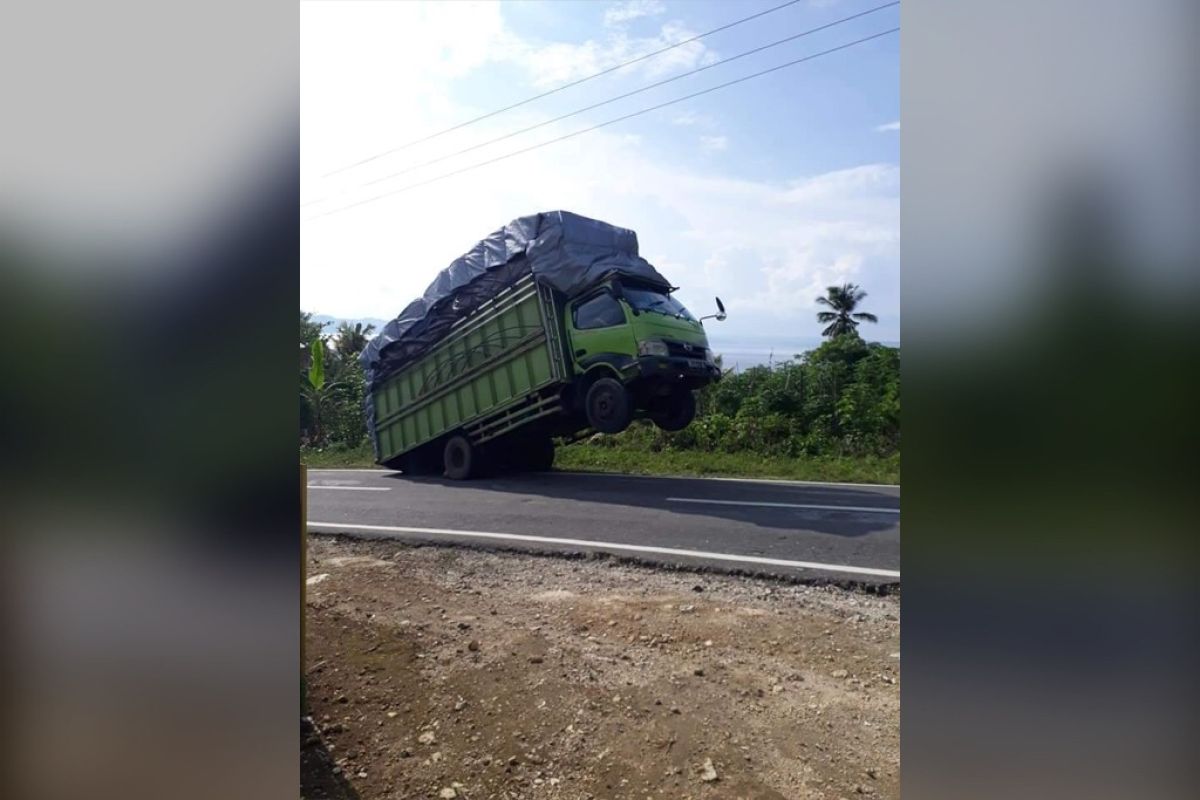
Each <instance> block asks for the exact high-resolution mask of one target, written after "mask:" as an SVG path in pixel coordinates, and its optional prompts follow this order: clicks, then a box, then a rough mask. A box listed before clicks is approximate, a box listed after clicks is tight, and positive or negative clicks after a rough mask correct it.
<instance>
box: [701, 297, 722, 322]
mask: <svg viewBox="0 0 1200 800" xmlns="http://www.w3.org/2000/svg"><path fill="white" fill-rule="evenodd" d="M716 301H717V313H715V314H709V315H708V316H706V317H701V318H700V321H701V322H703V321H704V320H706V319H715V320H716V321H717V322H724V321H725V304H724V303H722V302H721V298H719V297H718V298H716Z"/></svg>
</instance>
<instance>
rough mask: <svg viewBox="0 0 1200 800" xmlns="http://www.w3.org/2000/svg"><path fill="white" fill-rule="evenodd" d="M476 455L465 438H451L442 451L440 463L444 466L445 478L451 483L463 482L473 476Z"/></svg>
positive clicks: (475, 466) (457, 436)
mask: <svg viewBox="0 0 1200 800" xmlns="http://www.w3.org/2000/svg"><path fill="white" fill-rule="evenodd" d="M477 461H478V453H477V452H476V451H475V448H474V447H473V446H472V445H471V442H470V440H469V439H467V437H465V436H462V435H456V436H451V437H450V439H449V441H447V442H446V449H445V450H443V451H442V463H443V464H444V465H445V468H446V471H445V473H443V474H445V476H446V477H447V478H449V479H450V480H452V481H465V480H466V479H467V478H470V477H471V476H472V475H474V474H475V470H476V468H477V466H478V465H477V463H476V462H477Z"/></svg>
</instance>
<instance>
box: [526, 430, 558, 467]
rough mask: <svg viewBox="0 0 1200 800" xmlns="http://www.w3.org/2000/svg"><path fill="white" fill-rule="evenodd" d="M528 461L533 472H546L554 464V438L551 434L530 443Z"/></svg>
mask: <svg viewBox="0 0 1200 800" xmlns="http://www.w3.org/2000/svg"><path fill="white" fill-rule="evenodd" d="M526 463H528V465H529V469H530V470H532V471H533V472H546V471H548V470H549V469H550V468H551V467H553V466H554V440H553V439H551V438H550V437H549V436H547V437H545V438H542V439H534V440H533V441H532V442H530V443H529V451H528V453H527V454H526Z"/></svg>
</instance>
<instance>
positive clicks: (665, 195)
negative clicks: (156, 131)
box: [300, 0, 900, 343]
mask: <svg viewBox="0 0 1200 800" xmlns="http://www.w3.org/2000/svg"><path fill="white" fill-rule="evenodd" d="M782 2H784V0H746V2H720V1H718V2H705V1H704V0H701V1H700V2H670V0H662V2H660V1H659V0H631V1H626V2H586V1H583V2H569V1H560V2H549V3H543V2H505V3H490V2H485V3H468V2H444V3H428V4H424V3H409V2H396V3H391V2H306V3H302V4H301V6H300V9H301V16H300V25H301V159H300V167H301V207H300V216H301V261H300V277H301V288H300V303H301V308H303V309H304V310H306V311H312V312H316V313H320V314H328V315H332V316H335V317H341V318H381V319H390V318H391V317H393V316H395V314H396V313H397V312H399V311H400V309H401V308H403V307H404V306H405V305H407V304H408V303H409V301H411V300H412V299H413V298H415V297H417V296H418V295H420V294H421V293H422V292H423V291H424V289H425V287H426V286H427V285H428V284H429V282H430V281H431V280H432V279H433V278H434V277H435V275H436V274H437V272H438V271H439V270H441V269H443V268H444V267H445V266H447V265H448V264H449V263H450V262H451V261H453V260H454V259H455V258H457V257H458V256H460V255H462V254H463V253H464V252H466V251H467V250H469V249H470V248H471V247H472V246H473V245H474V244H475V242H477V241H478V240H479V239H481V238H483V237H484V236H486V235H487V234H488V233H490V232H491V231H494V230H496V229H497V228H499V227H500V226H502V225H503V224H505V223H507V222H508V221H510V220H512V219H514V218H516V217H519V216H523V215H526V214H531V213H536V212H539V211H550V210H554V209H565V210H568V211H573V212H576V213H579V214H583V215H585V216H589V217H594V218H597V219H601V220H604V221H606V222H610V223H613V224H615V225H620V226H622V227H626V228H632V229H633V230H635V231H636V232H637V234H638V240H639V244H640V248H641V254H642V256H643V257H645V258H646V259H648V260H649V261H650V262H651V263H653V264H654V265H655V266H656V267H657V268H658V269H659V271H660V272H662V273H663V274H664V275H665V276H666V277H667V278H668V279H669V280H670V281H672V283H673V284H674V285H676V286H679V287H680V289H679V292H678V297H679V298H680V299H681V300H682V301H683V302H684V303H685V304H686V305H687V306H688V307H689V308H690V309H691V310H692V311H693V312H694V313H696V314H697V315H699V314H709V313H713V312H714V311H715V305H714V301H713V297H714V296H720V297H721V299H722V300H723V301H724V303H725V306H726V308H727V310H728V314H729V316H728V319H727V320H726V321H725V322H723V323H719V326H720V327H719V328H715V327H714V323H709V328H710V331H711V333H710V336H712V337H713V338H714V339H717V338H722V339H726V340H730V339H737V340H738V341H762V342H768V343H769V342H772V341H776V340H778V341H784V340H787V341H792V340H796V339H812V340H815V339H816V338H817V337H819V335H820V329H821V326H820V325H818V323H817V322H816V320H815V314H816V312H817V310H818V306H817V305H816V302H815V298H816V297H817V296H819V295H821V294H823V293H824V289H825V287H826V286H829V285H831V284H835V283H842V282H846V281H849V282H852V283H857V284H859V285H860V286H861V287H862V288H864V289H865V290H866V291H867V292H868V295H869V296H868V298H867V299H866V301H864V304H863V309H865V310H867V311H870V312H873V313H875V314H877V315H878V316H879V324H878V325H872V326H869V329H867V330H864V335H865V336H867V338H869V339H873V340H880V341H889V342H898V341H899V339H900V255H899V254H900V248H899V233H900V173H899V155H900V150H899V148H900V123H899V119H900V115H899V36H898V35H897V34H891V35H889V36H885V37H882V38H880V39H876V40H873V41H870V42H867V43H865V44H861V45H858V46H855V47H852V48H849V49H847V50H842V51H839V52H835V53H831V54H829V55H826V56H822V57H820V58H816V59H814V60H812V61H808V62H804V63H801V64H798V65H795V66H792V67H789V68H786V69H782V70H779V71H777V72H774V73H771V74H769V75H765V76H762V77H760V78H755V79H752V80H749V81H746V82H744V83H740V84H737V85H735V86H731V87H729V88H725V89H721V90H718V91H715V92H712V93H710V94H706V95H704V96H702V97H697V98H694V99H690V100H686V101H683V102H680V103H676V104H674V105H671V106H668V107H666V108H662V109H659V110H657V111H653V112H650V113H648V114H644V115H642V116H639V117H637V118H634V119H630V120H626V121H623V122H619V123H616V124H613V125H611V126H607V127H605V128H602V129H600V130H597V131H593V132H590V133H586V134H583V135H580V136H576V137H573V138H571V139H569V140H566V141H563V142H559V143H556V144H551V145H548V146H545V147H540V148H538V149H535V150H533V151H531V152H528V153H525V154H522V155H517V156H515V157H512V158H508V159H506V160H503V161H500V162H497V163H494V164H490V165H487V166H482V167H479V168H475V169H469V170H467V171H465V172H463V173H462V174H458V175H453V176H451V177H446V178H443V179H439V180H437V181H436V182H433V183H429V184H426V185H420V186H415V185H414V184H418V183H421V182H423V181H426V180H429V179H431V178H439V176H443V175H446V174H447V173H450V172H454V171H456V170H459V169H463V168H466V167H471V166H472V165H474V164H478V163H480V162H483V161H487V160H488V159H491V158H495V157H497V156H502V155H505V154H507V153H512V152H514V151H517V150H521V149H523V148H525V147H529V146H532V145H536V144H538V143H540V142H545V141H548V140H550V139H554V138H556V137H557V136H562V135H564V134H568V133H571V132H573V131H577V130H581V129H583V128H586V127H589V126H591V125H595V124H597V123H600V122H604V121H606V120H610V119H613V118H616V117H620V116H623V115H625V114H628V113H631V112H634V111H637V110H640V109H643V108H647V107H649V106H652V105H656V104H658V103H662V102H665V101H668V100H672V99H675V98H678V97H682V96H684V95H687V94H690V93H692V92H696V91H699V90H702V89H705V88H708V87H710V86H715V85H717V84H720V83H723V82H725V81H729V80H732V79H734V78H738V77H741V76H744V75H748V74H750V73H753V72H758V71H760V70H763V69H767V68H769V67H772V66H775V65H778V64H782V63H784V62H787V61H792V60H795V59H798V58H802V57H804V56H806V55H810V54H812V53H816V52H819V51H821V50H826V49H828V48H831V47H835V46H837V45H839V44H843V43H846V42H850V41H853V40H855V39H859V38H862V37H864V36H868V35H870V34H873V33H876V32H879V31H884V30H887V29H889V28H894V27H896V26H898V25H899V17H900V15H899V8H898V7H891V8H887V9H884V10H881V11H878V12H876V13H872V14H869V15H866V16H864V17H862V18H859V19H856V20H853V21H850V22H847V23H844V24H841V25H837V26H835V27H833V28H830V29H828V30H825V31H821V32H819V33H815V34H813V35H811V36H806V37H803V38H801V39H798V40H795V41H792V42H788V43H786V44H783V45H780V46H778V47H773V48H770V49H768V50H766V51H763V52H760V53H756V54H754V55H750V56H746V57H745V58H740V59H738V60H736V61H734V62H732V63H729V64H721V65H719V66H714V67H712V68H711V69H708V70H705V71H703V72H701V73H699V74H696V75H693V76H689V77H686V78H682V79H680V80H678V81H674V82H672V83H669V84H666V85H664V86H660V87H657V88H654V89H651V90H649V91H646V92H643V93H640V94H638V95H636V96H633V97H629V98H626V99H623V100H620V101H617V102H614V103H611V104H608V105H605V106H603V107H601V108H597V109H594V110H591V111H588V112H586V113H583V114H579V115H576V116H573V117H571V118H569V119H566V120H562V121H559V122H555V123H552V124H549V125H546V126H544V127H540V128H538V129H537V130H534V131H531V132H528V133H524V134H521V135H517V136H512V137H510V138H507V139H505V140H504V141H501V142H497V143H494V144H488V145H486V146H484V147H479V148H478V149H475V150H473V151H471V152H469V153H466V154H463V155H456V156H453V157H449V158H445V160H442V161H440V162H439V163H436V164H432V165H428V166H420V165H422V164H423V163H424V162H427V161H430V160H433V159H439V158H442V157H443V156H448V155H451V154H454V153H456V152H457V151H459V150H462V149H464V148H468V147H472V146H474V145H477V144H481V143H484V142H488V141H490V140H492V139H495V138H497V137H500V136H504V135H505V134H509V133H511V132H513V131H517V130H519V129H522V128H525V127H528V126H530V125H534V124H537V123H540V122H544V121H546V120H550V119H553V118H554V117H556V116H559V115H561V114H566V113H568V112H570V111H574V110H576V109H579V108H582V107H584V106H588V105H591V104H593V103H598V102H600V101H602V100H606V99H608V98H611V97H614V96H616V95H619V94H623V93H625V92H629V91H632V90H634V89H637V88H640V87H643V86H645V85H647V84H649V83H653V82H655V81H660V80H663V79H666V78H670V77H672V76H674V75H678V74H680V73H684V72H687V71H689V70H692V69H696V68H697V67H701V66H705V65H709V64H713V63H714V62H717V61H719V60H721V59H724V58H728V57H730V56H733V55H736V54H738V53H741V52H744V51H746V50H749V49H752V48H755V47H759V46H761V45H763V44H767V43H769V42H773V41H776V40H778V39H782V38H784V37H787V36H790V35H792V34H795V33H799V32H802V31H805V30H807V29H809V28H813V27H816V26H819V25H823V24H826V23H828V22H832V21H834V20H836V19H838V18H841V17H845V16H849V15H851V14H854V13H857V12H860V11H865V10H867V9H869V8H873V7H875V6H877V5H880V4H881V3H882V2H884V0H874V1H873V2H872V0H867V2H861V1H860V2H850V0H801V2H798V3H796V4H794V5H792V6H789V7H787V8H784V9H781V10H779V11H776V12H773V13H771V14H767V15H765V16H763V17H760V18H758V19H755V20H752V21H750V22H747V23H745V24H742V25H739V26H737V27H734V28H732V29H730V30H726V31H722V32H720V33H716V34H713V35H712V36H709V37H706V38H704V39H701V40H699V41H697V42H693V43H690V44H688V45H684V46H682V47H678V48H675V49H672V50H670V51H668V52H666V53H663V54H662V55H659V56H656V57H654V58H650V59H647V60H645V61H642V62H640V63H637V64H635V65H631V66H629V67H625V68H622V69H620V70H617V71H615V72H613V73H610V74H608V75H604V76H603V77H599V78H596V79H594V80H589V81H587V82H585V83H583V84H581V85H579V86H574V87H571V88H568V89H565V90H563V91H561V92H557V93H555V94H553V95H551V96H549V97H545V98H542V99H539V100H537V101H534V102H531V103H528V104H526V105H523V106H521V107H520V108H517V109H513V110H511V111H506V112H504V113H501V114H497V115H495V116H492V117H490V118H488V119H486V120H483V121H480V122H478V123H475V124H471V125H467V126H465V127H463V128H461V129H459V130H456V131H453V132H451V133H448V134H445V135H441V136H437V137H435V138H433V139H430V140H429V141H426V142H422V143H420V144H416V145H412V146H408V147H401V146H402V145H406V144H407V143H410V142H413V141H414V140H416V139H420V138H422V137H425V136H428V135H429V134H432V133H436V132H438V131H441V130H443V129H445V128H448V127H451V126H454V125H457V124H459V123H462V122H465V121H467V120H470V119H472V118H474V117H477V116H479V115H481V114H485V113H487V112H490V111H494V110H496V109H499V108H502V107H504V106H507V105H511V104H512V103H516V102H518V101H520V100H524V99H525V98H528V97H531V96H533V95H536V94H539V93H541V92H545V91H547V90H550V89H553V88H555V87H558V86H561V85H562V84H564V83H567V82H570V81H573V80H577V79H579V78H582V77H585V76H587V75H590V74H592V73H595V72H597V71H599V70H602V69H605V68H607V67H610V66H614V65H616V64H619V63H621V62H623V61H627V60H629V59H631V58H634V57H636V56H639V55H642V54H644V53H647V52H650V51H653V50H656V49H658V48H661V47H664V46H666V45H669V44H673V43H675V42H678V41H681V40H683V39H687V38H689V37H690V36H694V35H696V34H698V33H702V32H704V31H707V30H710V29H712V28H716V27H718V26H721V25H724V24H726V23H729V22H732V21H734V20H736V19H739V18H742V17H746V16H749V15H750V14H753V13H756V12H758V11H762V10H765V9H767V8H770V7H772V6H775V5H779V4H780V3H782ZM397 148H399V149H397ZM389 150H394V152H390V153H389V152H387V151H389ZM380 154H383V155H380ZM375 156H378V157H375ZM368 158H369V159H371V160H369V161H366V162H365V163H361V164H358V165H357V166H355V167H353V168H351V169H344V168H345V167H347V166H349V165H351V164H356V163H357V162H360V161H363V160H364V159H368ZM335 171H336V172H335ZM372 181H377V182H376V183H374V184H372V185H368V184H369V182H372ZM398 189H403V191H398V192H397V191H396V190H398ZM388 192H393V193H392V194H390V195H389V194H387V193H388ZM371 198H378V199H371ZM364 200H369V202H361V201H364ZM360 202H361V204H359V205H354V206H353V207H349V206H351V205H352V204H355V203H360Z"/></svg>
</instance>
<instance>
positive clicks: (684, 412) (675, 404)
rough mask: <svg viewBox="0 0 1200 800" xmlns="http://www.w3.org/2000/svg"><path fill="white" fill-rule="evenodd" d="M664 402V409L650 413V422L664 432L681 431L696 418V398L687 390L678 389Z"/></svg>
mask: <svg viewBox="0 0 1200 800" xmlns="http://www.w3.org/2000/svg"><path fill="white" fill-rule="evenodd" d="M663 401H664V402H663V408H662V409H660V410H653V411H651V412H650V421H651V422H653V423H654V424H655V425H657V426H658V427H660V428H662V429H663V430H664V431H681V430H683V429H684V428H686V427H687V426H688V425H689V424H690V423H691V421H692V420H693V419H695V418H696V397H695V395H693V394H692V393H691V392H689V391H688V390H687V389H682V388H680V389H676V390H675V391H673V392H671V394H670V395H668V396H667V397H665V398H663Z"/></svg>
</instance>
